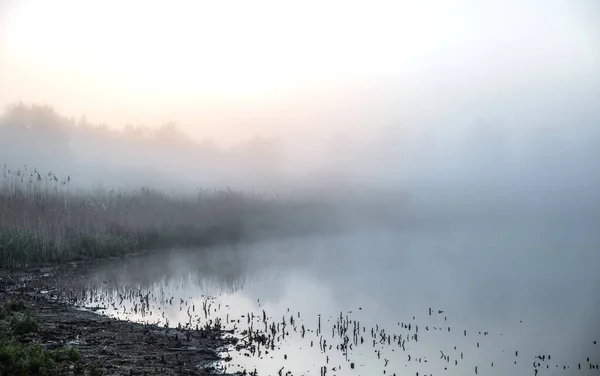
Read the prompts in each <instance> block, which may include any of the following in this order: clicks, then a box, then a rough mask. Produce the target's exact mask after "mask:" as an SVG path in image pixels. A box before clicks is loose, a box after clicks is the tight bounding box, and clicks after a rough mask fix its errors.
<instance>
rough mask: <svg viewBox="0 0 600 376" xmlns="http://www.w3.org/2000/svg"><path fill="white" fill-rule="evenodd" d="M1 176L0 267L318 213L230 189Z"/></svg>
mask: <svg viewBox="0 0 600 376" xmlns="http://www.w3.org/2000/svg"><path fill="white" fill-rule="evenodd" d="M1 178H2V180H1V181H0V268H16V267H24V266H32V265H40V264H46V263H56V262H65V261H73V260H79V259H86V258H100V257H110V256H118V255H125V254H127V253H132V252H139V251H142V250H148V249H159V248H169V247H185V246H189V247H202V246H210V245H213V244H217V243H224V242H238V241H241V240H243V239H246V238H251V237H253V236H261V234H266V233H273V232H277V231H279V232H286V231H288V232H289V231H291V230H290V229H291V228H294V229H295V230H298V231H300V230H307V228H308V227H311V226H312V227H318V224H317V222H318V221H315V219H316V218H323V217H322V216H320V215H319V214H316V213H312V214H310V215H307V212H306V205H304V204H300V203H297V202H294V201H293V200H289V199H285V200H284V199H274V198H268V197H265V196H261V195H257V194H246V193H242V192H236V191H232V190H222V191H202V190H198V191H197V192H194V194H185V195H172V194H167V193H165V192H162V191H158V190H153V189H150V188H146V187H144V188H140V189H137V190H131V191H115V190H108V189H103V188H98V189H94V190H82V189H73V188H72V187H71V178H70V176H67V177H66V178H59V177H57V176H56V175H54V174H53V173H52V172H49V173H43V174H42V173H41V172H39V171H37V170H36V169H29V168H27V166H24V168H23V169H20V170H10V169H7V168H6V167H5V168H4V170H3V173H2V176H1ZM315 207H317V206H315ZM322 209H323V207H322V206H321V207H320V210H322ZM315 215H316V217H315ZM284 217H285V218H286V221H282V218H284ZM309 217H310V219H309Z"/></svg>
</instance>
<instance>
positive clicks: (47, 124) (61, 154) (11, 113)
mask: <svg viewBox="0 0 600 376" xmlns="http://www.w3.org/2000/svg"><path fill="white" fill-rule="evenodd" d="M70 125H71V122H70V121H69V120H67V119H65V118H62V117H61V116H59V115H58V114H57V113H56V112H55V111H54V110H53V109H52V108H51V107H48V106H27V105H25V104H22V103H19V104H16V105H13V106H10V107H9V108H8V111H7V112H6V114H4V116H2V118H0V150H2V154H3V155H0V157H3V158H4V159H8V160H19V162H20V163H19V164H21V165H22V164H32V163H35V162H41V164H43V165H44V166H46V167H47V166H48V165H49V164H54V165H55V166H56V165H60V164H61V163H65V162H66V161H68V159H69V157H70V148H69V142H70V141H69V134H68V130H69V126H70ZM39 164H40V163H38V165H39Z"/></svg>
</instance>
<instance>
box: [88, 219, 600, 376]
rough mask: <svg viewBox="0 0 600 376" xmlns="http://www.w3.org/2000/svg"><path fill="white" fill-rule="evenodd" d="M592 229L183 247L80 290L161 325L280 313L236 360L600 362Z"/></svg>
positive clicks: (242, 324)
mask: <svg viewBox="0 0 600 376" xmlns="http://www.w3.org/2000/svg"><path fill="white" fill-rule="evenodd" d="M466 227H468V229H467V228H466ZM596 232H597V231H595V230H594V228H591V227H582V226H580V225H575V224H571V225H570V224H568V223H562V224H553V225H540V224H536V225H531V224H530V225H524V224H514V225H511V226H502V227H499V226H486V225H481V226H472V225H470V226H464V228H462V227H461V226H458V225H457V226H454V227H452V228H448V227H447V228H443V229H440V228H435V229H432V228H429V229H423V230H418V229H411V230H395V231H390V230H386V231H384V230H368V231H367V230H365V231H364V232H353V233H344V234H336V235H331V236H326V237H324V236H318V237H302V238H295V239H289V240H285V241H282V240H279V241H271V242H263V243H260V244H254V245H247V246H238V247H235V248H232V247H229V248H215V249H211V250H174V251H171V252H168V253H161V254H155V255H149V256H144V257H138V258H132V259H128V260H126V261H123V260H118V261H114V262H110V263H108V264H103V265H101V266H98V267H96V268H94V269H92V270H91V271H90V272H89V273H88V274H86V275H85V276H83V277H82V278H81V282H80V283H81V287H83V289H84V290H85V291H84V292H83V293H82V294H81V297H82V298H84V299H85V305H86V306H90V307H97V306H101V307H106V309H104V310H103V311H102V312H103V313H104V314H107V315H110V316H114V317H119V318H124V319H129V320H134V321H139V322H151V323H159V325H165V324H168V325H169V326H177V325H182V326H186V325H187V326H188V327H190V328H192V329H194V328H195V327H196V325H198V326H203V325H205V324H207V323H211V322H212V323H214V321H215V320H217V319H219V320H221V323H222V325H223V326H225V327H226V328H236V330H237V331H238V333H241V332H243V331H244V330H247V329H248V328H249V327H250V326H251V327H252V329H253V330H258V331H259V332H264V333H266V334H271V325H275V329H276V333H275V338H276V340H275V341H274V345H273V346H272V348H271V346H269V348H265V346H260V347H259V348H256V349H255V350H254V351H251V350H248V349H245V350H242V351H241V352H236V351H235V350H233V349H230V353H229V354H230V355H231V357H232V358H233V359H232V361H230V362H227V363H224V364H226V366H227V370H228V371H240V370H244V369H247V370H248V371H252V370H254V369H256V370H257V371H258V373H259V374H260V375H277V374H278V373H279V372H280V371H281V374H286V372H291V373H292V374H294V375H302V374H305V375H321V374H322V372H323V370H324V369H323V367H327V371H326V375H376V374H386V375H393V374H396V375H416V374H417V372H418V374H419V375H429V374H433V375H440V374H447V375H461V376H462V375H470V374H475V373H476V372H477V374H479V375H535V374H536V371H537V374H538V375H555V374H556V375H559V374H560V375H563V374H564V375H567V374H569V375H570V374H581V375H592V374H593V375H598V374H600V370H597V369H591V367H593V365H595V364H598V363H600V346H599V345H596V344H594V341H599V340H600V336H599V335H598V334H599V333H600V330H599V329H600V328H598V324H599V320H598V317H599V314H600V310H599V303H600V294H599V290H598V289H599V288H600V273H599V270H598V269H599V265H600V252H599V250H600V234H596ZM146 295H147V299H145V298H143V297H144V296H146ZM140 296H141V297H142V298H141V297H140ZM430 309H431V311H430ZM263 311H264V315H265V316H266V318H267V320H266V322H267V324H266V325H265V323H264V321H263ZM249 322H250V324H249ZM284 322H285V330H284V329H283V328H284V324H283V323H284ZM340 323H341V324H340ZM265 326H266V327H267V328H266V329H267V330H266V331H265ZM277 326H279V328H278V330H277ZM342 328H346V329H347V331H346V332H345V333H344V332H341V330H342ZM283 333H285V336H284V335H283ZM240 336H241V337H244V334H240ZM345 337H347V338H346V339H345ZM596 343H597V342H596ZM344 344H346V347H344V346H343V345H344ZM538 356H539V358H538ZM588 357H589V361H588ZM579 367H581V369H579ZM288 374H289V373H288Z"/></svg>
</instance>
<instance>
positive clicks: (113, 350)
mask: <svg viewBox="0 0 600 376" xmlns="http://www.w3.org/2000/svg"><path fill="white" fill-rule="evenodd" d="M77 267H78V265H72V264H69V265H59V266H53V267H44V268H35V269H29V270H27V269H23V270H20V271H4V272H2V274H1V275H0V303H1V304H2V305H3V306H4V305H5V304H6V303H7V302H9V301H15V300H18V301H20V302H23V303H24V305H25V307H26V310H27V313H28V314H30V315H31V316H32V317H33V318H34V319H35V320H36V321H37V324H38V327H37V330H36V331H34V332H33V333H29V334H28V335H26V336H21V337H19V341H20V342H21V343H24V344H26V343H33V342H37V343H39V344H41V345H42V346H44V347H45V348H46V349H49V350H52V349H56V348H60V347H63V346H68V345H74V346H75V347H76V348H77V349H78V350H79V351H80V352H81V355H82V363H83V365H84V368H85V369H86V370H87V369H88V368H89V366H92V367H94V369H95V370H97V371H99V374H102V375H159V374H160V375H198V376H207V375H227V374H226V373H224V372H223V370H219V369H216V368H215V366H216V363H215V362H217V361H220V360H221V361H222V360H227V359H223V358H221V357H219V349H221V348H223V347H225V346H227V345H231V344H234V343H236V340H235V339H234V338H232V337H231V336H227V335H228V334H232V333H231V332H230V331H224V330H221V329H220V328H217V327H214V326H213V327H203V328H199V329H198V330H185V329H177V328H168V329H167V328H163V327H159V326H157V325H154V324H151V325H146V324H138V323H133V322H129V321H123V320H117V319H114V318H110V317H107V316H103V315H100V314H98V313H96V312H93V311H90V310H82V309H78V308H76V307H75V306H73V305H71V304H69V303H68V302H65V301H62V300H61V299H59V298H58V297H57V296H56V295H55V294H53V293H52V289H53V287H54V285H53V279H54V278H65V277H66V278H69V277H72V276H75V275H76V273H77ZM68 269H71V270H68ZM73 271H75V273H73ZM58 272H61V274H62V273H63V272H66V273H67V275H66V276H64V275H61V276H57V275H56V274H58ZM43 290H46V291H48V293H45V294H43V293H41V292H40V291H43ZM90 373H91V372H84V374H90ZM71 374H75V372H73V366H71Z"/></svg>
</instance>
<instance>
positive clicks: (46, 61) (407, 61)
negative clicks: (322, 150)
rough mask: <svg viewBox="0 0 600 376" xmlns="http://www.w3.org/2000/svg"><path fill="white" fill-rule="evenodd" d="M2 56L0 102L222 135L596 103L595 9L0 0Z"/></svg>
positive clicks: (299, 134) (599, 82) (512, 1)
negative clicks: (558, 103)
mask: <svg viewBox="0 0 600 376" xmlns="http://www.w3.org/2000/svg"><path fill="white" fill-rule="evenodd" d="M0 56H1V58H0V82H1V85H0V105H1V106H5V105H6V104H9V103H14V102H16V101H20V100H21V101H25V102H27V103H33V102H35V103H46V104H50V105H52V106H54V107H55V108H56V109H57V110H58V111H59V112H60V113H63V114H65V115H68V116H74V117H79V116H81V115H82V114H85V115H86V116H87V118H88V119H89V120H91V121H95V122H106V123H108V124H109V125H110V126H115V127H117V126H124V125H125V124H127V123H131V124H142V123H143V124H146V125H151V126H154V125H160V124H162V123H165V122H167V121H175V122H177V123H178V124H179V125H180V126H182V127H183V128H184V129H185V130H186V131H188V132H189V133H190V134H191V135H192V136H193V137H196V138H202V137H210V138H214V139H216V140H218V141H220V142H223V143H230V142H235V141H238V140H242V139H246V138H248V137H251V136H253V135H255V134H262V135H275V136H282V137H289V138H298V139H301V138H303V137H304V138H311V137H315V134H317V133H318V134H321V133H323V132H324V131H325V130H331V131H332V132H333V131H339V130H340V129H342V130H346V131H349V132H351V133H353V134H355V135H362V136H365V137H366V135H368V134H369V132H372V130H373V129H374V128H376V127H378V126H389V125H394V124H398V123H407V122H415V123H419V122H421V123H427V122H436V121H438V122H439V121H440V120H439V119H441V118H446V119H452V117H453V116H455V117H456V118H457V119H461V116H462V115H461V113H462V114H463V115H464V113H468V114H469V116H471V117H474V118H476V117H481V116H484V117H485V116H498V114H501V115H502V116H504V117H507V116H508V117H511V116H513V115H514V116H520V115H521V114H523V113H525V112H527V111H526V110H527V109H532V108H536V107H535V106H538V108H539V107H544V106H548V104H549V103H554V102H552V100H554V101H563V100H571V101H573V100H574V99H573V98H577V99H578V100H579V99H581V101H580V105H583V106H588V105H589V104H590V103H589V102H590V101H593V100H595V99H598V98H599V97H598V96H597V95H596V96H594V94H598V89H597V88H598V87H600V68H599V67H600V5H598V3H597V2H596V1H594V0H575V1H568V0H502V1H497V0H489V1H476V0H455V1H446V0H427V1H407V0H406V1H401V0H396V1H383V0H381V1H380V0H369V1H366V0H364V1H363V0H354V1H341V0H329V1H316V0H304V1H274V0H254V1H235V0H221V1H183V0H172V1H163V0H156V1H151V2H148V1H136V0H129V1H115V0H102V1H96V0H85V1H81V0H80V1H74V0H56V1H51V2H50V1H42V0H21V1H15V0H0ZM553 98H554V99H553ZM586 98H587V99H586ZM511 114H512V115H511ZM514 116H513V117H514ZM447 123H452V122H451V121H447ZM362 136H360V137H362Z"/></svg>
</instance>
